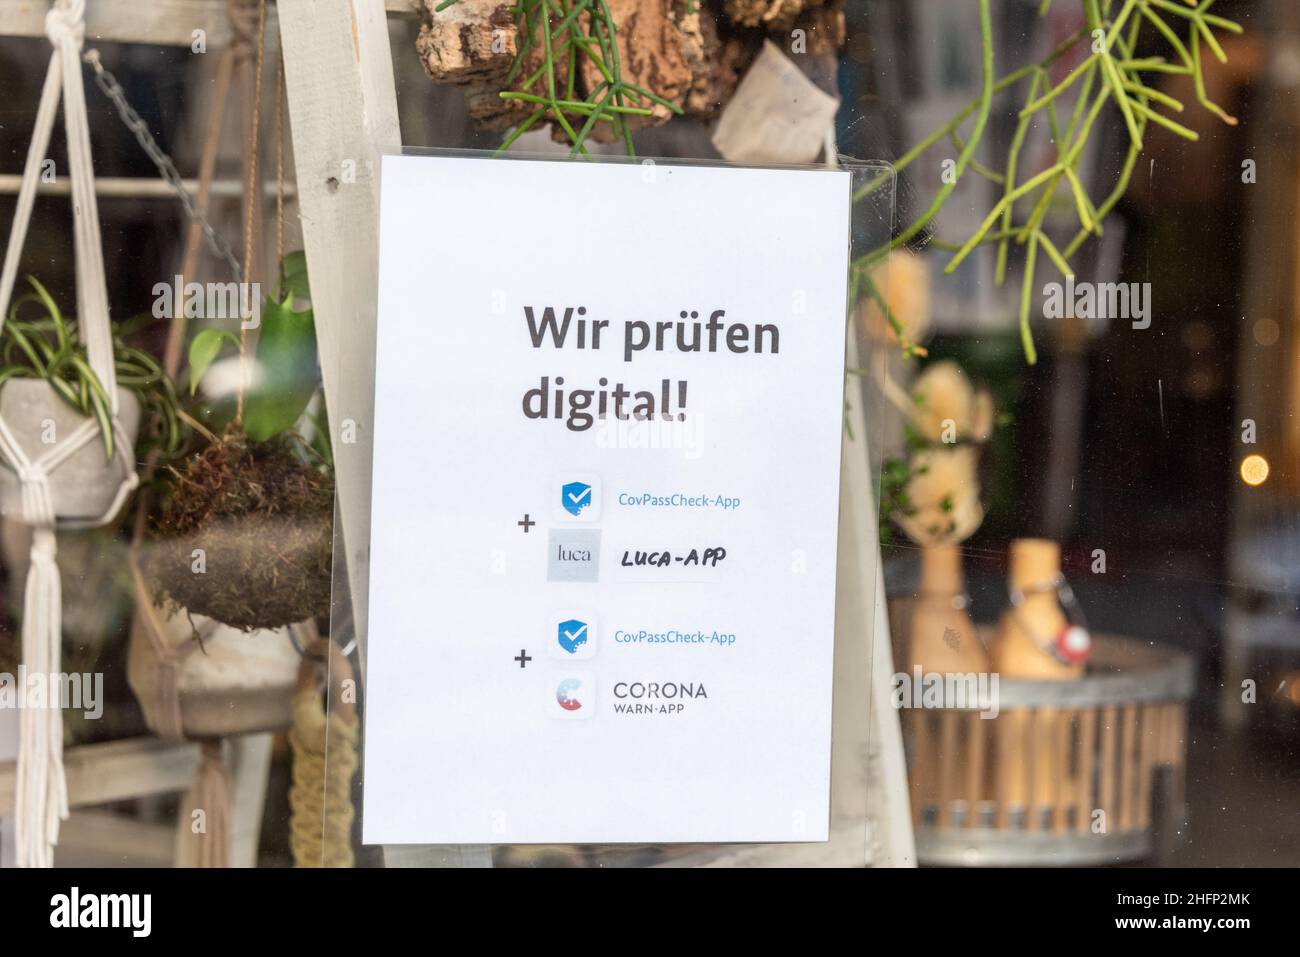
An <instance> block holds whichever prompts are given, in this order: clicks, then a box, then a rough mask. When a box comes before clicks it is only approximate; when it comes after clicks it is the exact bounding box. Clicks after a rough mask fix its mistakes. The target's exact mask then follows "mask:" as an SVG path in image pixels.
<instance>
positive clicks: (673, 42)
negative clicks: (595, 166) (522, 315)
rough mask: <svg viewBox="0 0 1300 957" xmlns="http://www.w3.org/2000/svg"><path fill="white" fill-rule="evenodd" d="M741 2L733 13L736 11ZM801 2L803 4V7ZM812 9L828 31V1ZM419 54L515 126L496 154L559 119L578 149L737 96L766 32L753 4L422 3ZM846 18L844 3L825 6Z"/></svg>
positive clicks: (618, 0) (627, 144)
mask: <svg viewBox="0 0 1300 957" xmlns="http://www.w3.org/2000/svg"><path fill="white" fill-rule="evenodd" d="M733 6H736V7H737V9H735V10H733V9H732V7H733ZM794 6H797V7H798V9H797V10H796V9H794ZM794 6H791V7H790V10H792V11H793V13H794V14H799V13H801V12H804V11H807V12H808V17H807V20H808V22H807V23H806V24H805V23H804V21H803V20H800V23H801V25H804V26H805V27H806V28H807V29H808V30H809V32H812V33H816V34H818V35H820V32H825V31H818V29H817V27H818V25H819V23H820V21H819V20H817V18H816V16H815V15H816V14H820V13H821V9H822V0H807V2H803V0H800V2H799V3H797V4H795V5H794ZM417 7H418V9H419V13H420V17H421V28H420V35H419V38H418V40H417V41H416V50H417V52H418V53H419V56H420V61H421V62H422V63H423V64H424V67H425V70H426V72H428V74H429V76H430V77H431V78H432V79H433V80H434V81H435V82H437V83H449V84H452V85H456V86H460V87H463V88H465V90H466V95H467V98H468V102H469V110H470V116H471V117H472V118H473V119H474V121H475V122H476V123H477V125H478V126H479V127H480V128H482V129H487V130H500V131H505V130H509V131H510V132H509V133H508V135H507V136H506V138H505V140H504V142H503V143H502V144H501V146H500V148H499V150H498V152H500V151H503V150H507V149H509V148H510V147H511V146H512V145H514V143H515V142H516V141H517V140H518V138H519V137H520V136H522V135H523V134H524V133H526V132H528V131H529V130H531V129H537V128H542V127H544V126H546V125H548V124H549V125H550V127H551V130H552V135H553V137H554V138H555V139H556V140H558V141H560V142H562V143H567V144H568V145H569V147H570V156H586V155H588V150H587V146H588V144H589V143H591V142H600V143H614V142H617V143H621V144H623V146H624V148H625V150H626V151H627V153H628V155H629V156H631V155H635V150H634V149H633V146H632V134H633V133H635V132H636V131H637V130H640V129H644V128H646V127H649V126H657V125H659V124H661V123H665V122H667V121H668V120H670V119H671V118H672V117H674V116H682V115H686V116H693V117H696V118H699V119H708V118H711V117H713V116H715V115H716V114H717V112H718V111H719V110H720V109H721V108H722V106H723V104H725V103H726V102H727V100H729V99H730V98H731V95H732V93H733V92H734V91H735V88H736V85H737V84H738V83H739V81H740V77H741V74H742V73H743V72H744V70H745V68H746V67H747V66H748V65H749V63H750V62H751V61H752V60H753V58H754V56H755V54H756V53H757V51H758V49H759V47H760V46H761V44H762V39H763V37H764V36H765V35H766V33H767V32H768V31H778V32H780V31H784V30H787V29H788V27H789V25H790V23H792V22H793V20H789V19H788V18H786V17H784V16H782V17H781V18H779V19H778V20H775V21H773V20H764V19H763V18H762V17H761V16H760V17H755V16H751V13H752V11H750V10H748V9H746V8H744V6H743V5H736V4H731V3H730V2H728V3H727V4H726V5H724V4H723V3H722V2H721V0H716V2H713V3H704V2H699V0H418V2H417ZM831 7H833V8H834V17H836V18H838V17H839V8H838V3H832V4H826V8H827V9H829V8H831Z"/></svg>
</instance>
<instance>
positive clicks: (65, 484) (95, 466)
mask: <svg viewBox="0 0 1300 957" xmlns="http://www.w3.org/2000/svg"><path fill="white" fill-rule="evenodd" d="M117 396H118V413H117V422H118V426H119V427H120V431H121V433H122V435H121V436H119V437H118V440H119V441H120V439H121V438H122V437H125V438H126V440H127V441H128V443H129V444H130V445H131V447H134V445H135V439H136V435H137V433H138V431H139V427H140V402H139V400H138V399H137V398H136V396H135V394H134V393H132V392H128V391H127V390H126V389H121V388H119V389H118V390H117ZM87 419H88V416H85V415H82V414H81V413H80V412H79V411H77V410H76V409H75V408H73V407H72V406H71V405H69V404H68V403H67V402H66V401H64V400H63V398H62V397H60V396H59V394H58V393H57V392H55V391H54V387H53V386H51V385H50V384H49V383H48V382H46V381H45V380H44V379H10V380H9V381H8V382H6V383H5V384H4V385H3V386H0V420H3V421H4V422H5V424H6V425H8V427H9V431H10V432H11V433H12V434H13V437H14V440H15V441H16V442H17V443H18V445H19V447H20V448H21V449H22V450H23V453H24V454H25V455H26V456H27V458H28V459H29V460H31V461H33V462H37V461H39V460H40V459H41V457H42V456H44V455H45V454H47V453H49V452H50V451H51V450H52V449H54V448H55V447H56V446H57V445H58V444H59V443H60V442H62V441H64V439H66V438H67V437H68V436H70V435H72V434H73V433H74V432H75V431H76V430H78V429H79V428H82V427H83V426H84V424H85V423H86V420H87ZM127 474H128V473H127V472H126V469H125V466H124V463H123V459H122V457H121V456H118V455H116V454H115V455H114V456H113V458H112V459H109V458H107V457H106V456H105V454H104V443H103V441H102V439H101V438H100V437H98V436H96V438H95V440H94V441H92V442H87V443H85V444H84V445H82V446H81V447H80V448H78V449H77V450H76V451H75V452H73V453H72V454H71V455H69V456H68V457H67V458H66V459H64V460H63V461H62V462H61V463H60V464H59V465H58V466H57V467H56V468H53V469H51V470H50V473H49V486H50V497H51V499H52V500H53V504H54V514H55V516H56V517H57V518H58V519H59V520H60V521H66V522H70V523H80V522H93V521H96V520H98V519H100V518H101V517H102V516H104V515H105V514H107V513H108V512H109V511H110V509H111V508H112V506H113V503H114V499H115V498H116V497H117V496H118V494H119V489H121V487H122V483H123V481H124V480H125V479H126V478H127ZM0 515H4V517H6V518H11V519H15V520H19V521H21V520H22V515H23V508H22V486H21V483H20V482H19V481H18V476H17V474H16V473H15V472H14V470H13V469H12V468H3V469H0Z"/></svg>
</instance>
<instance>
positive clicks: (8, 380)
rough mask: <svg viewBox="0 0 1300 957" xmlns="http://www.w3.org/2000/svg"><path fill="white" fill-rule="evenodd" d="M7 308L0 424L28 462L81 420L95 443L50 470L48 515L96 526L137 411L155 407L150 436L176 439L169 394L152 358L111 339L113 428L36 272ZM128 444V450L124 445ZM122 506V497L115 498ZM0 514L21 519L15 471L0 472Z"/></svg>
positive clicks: (69, 322) (73, 333)
mask: <svg viewBox="0 0 1300 957" xmlns="http://www.w3.org/2000/svg"><path fill="white" fill-rule="evenodd" d="M27 281H28V284H29V285H30V287H31V290H30V291H29V292H27V293H25V294H24V295H22V296H20V297H18V298H17V299H16V300H15V301H14V303H13V305H12V306H11V307H10V310H9V314H8V316H7V317H6V321H5V323H4V328H3V331H0V421H3V423H4V425H5V427H6V428H7V430H8V431H9V433H10V435H11V436H12V438H13V441H14V442H15V443H16V444H17V446H18V447H19V448H20V449H21V450H22V452H23V454H24V455H25V456H26V457H27V459H28V460H29V461H31V462H39V461H40V460H41V459H42V457H44V456H46V455H48V454H49V453H51V452H52V451H53V450H54V449H56V448H57V447H58V446H59V443H60V442H61V441H63V440H64V439H66V438H67V437H69V436H71V435H72V434H73V433H74V432H75V431H76V430H77V429H79V428H82V427H83V426H84V424H85V422H86V421H87V419H93V420H94V421H95V423H96V424H97V426H98V430H99V436H98V440H97V441H94V442H86V443H84V444H82V445H81V446H79V447H78V448H76V449H74V450H73V451H72V452H71V453H70V454H69V455H68V456H67V457H66V458H64V459H63V460H62V461H61V462H58V463H57V464H55V465H52V466H51V467H50V468H49V469H48V484H49V490H50V498H51V503H52V505H53V510H54V514H55V516H56V517H57V518H58V519H60V520H64V521H71V522H88V523H89V522H94V521H97V520H99V519H101V518H103V517H105V516H106V514H107V513H108V512H109V511H110V510H111V509H112V507H113V505H114V503H115V500H116V499H117V498H119V496H120V495H121V490H122V488H123V484H124V483H125V482H127V481H128V479H129V476H130V475H131V474H132V472H133V467H134V461H135V454H134V448H133V446H134V443H135V440H136V438H137V435H138V432H139V427H140V421H141V410H142V407H143V409H145V410H147V411H150V412H153V413H156V414H155V415H152V416H150V420H151V421H153V422H157V423H158V424H159V430H160V431H159V433H158V435H157V436H151V437H150V439H151V440H157V441H160V442H161V443H162V444H163V446H164V447H165V448H166V449H168V450H175V449H176V448H177V447H178V445H179V443H180V434H181V433H180V424H179V419H178V416H177V402H176V394H175V390H174V388H173V386H172V383H171V380H169V379H168V378H167V376H166V375H164V374H163V371H162V369H161V368H160V367H159V365H158V363H157V362H156V361H154V359H153V357H152V356H150V355H149V354H148V353H147V352H145V351H144V350H142V349H137V348H135V347H133V346H130V345H128V344H127V343H126V342H125V341H124V340H123V338H122V337H121V335H120V333H119V334H118V335H115V336H114V339H113V354H114V360H115V372H116V374H117V415H116V422H117V428H114V425H113V423H114V416H113V411H112V402H111V400H110V398H109V395H108V393H107V392H106V391H105V389H104V386H103V384H102V383H101V382H100V379H99V377H98V376H97V375H95V373H94V371H93V370H92V369H91V367H90V364H89V361H88V360H87V357H86V349H85V346H84V345H82V344H81V342H80V340H79V338H78V328H77V321H76V320H75V319H74V318H72V317H70V316H67V315H65V314H64V313H63V311H62V310H61V309H60V308H59V307H58V305H57V304H56V303H55V301H54V298H53V297H52V296H51V295H50V293H49V292H48V290H46V288H45V287H44V286H43V285H42V284H41V283H40V281H39V280H37V279H36V278H35V277H32V276H28V277H27ZM122 446H125V447H122ZM118 504H120V503H118ZM0 514H3V515H4V516H6V517H10V518H21V517H22V515H23V509H22V483H21V482H20V480H19V477H18V474H17V473H16V472H15V470H14V469H13V467H12V466H11V467H8V468H4V469H0Z"/></svg>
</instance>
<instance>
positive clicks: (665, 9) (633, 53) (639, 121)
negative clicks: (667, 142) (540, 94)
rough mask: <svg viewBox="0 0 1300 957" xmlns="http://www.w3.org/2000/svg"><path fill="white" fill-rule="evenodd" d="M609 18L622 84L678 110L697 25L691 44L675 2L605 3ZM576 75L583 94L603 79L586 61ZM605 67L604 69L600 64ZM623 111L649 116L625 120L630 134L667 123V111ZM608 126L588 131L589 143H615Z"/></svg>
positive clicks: (689, 75) (617, 0) (657, 106)
mask: <svg viewBox="0 0 1300 957" xmlns="http://www.w3.org/2000/svg"><path fill="white" fill-rule="evenodd" d="M608 2H609V11H610V15H611V16H612V17H613V19H614V23H615V25H616V26H617V31H616V37H617V43H618V57H619V68H620V70H621V74H622V78H623V79H624V80H625V81H626V82H628V83H635V84H636V85H637V86H639V87H641V88H642V89H646V90H650V91H651V92H653V93H655V94H657V95H658V96H661V97H663V98H664V99H665V100H667V101H668V102H670V103H675V104H677V105H678V106H681V105H682V104H683V103H684V102H685V100H686V94H687V93H688V92H689V90H690V88H691V84H692V81H693V79H694V76H693V74H692V72H691V65H690V63H689V62H688V60H687V51H688V48H689V47H690V45H691V44H692V42H697V41H698V37H699V31H698V19H696V20H695V21H694V22H695V24H696V38H697V41H693V40H692V38H691V36H690V34H689V33H688V31H687V29H686V28H685V27H684V26H683V24H682V22H681V21H683V20H685V19H686V15H685V14H684V12H683V11H684V7H683V8H682V9H681V10H679V7H678V3H677V2H676V0H608ZM581 62H582V66H581V70H580V71H579V72H580V74H581V77H582V85H583V89H584V91H586V90H593V89H595V88H596V87H597V86H599V85H600V83H601V81H602V80H603V79H604V77H603V76H602V75H601V73H600V71H599V70H598V69H597V68H596V66H595V65H594V64H592V63H591V61H590V60H588V59H586V58H585V57H584V58H583V59H582V61H581ZM606 66H607V67H608V66H609V64H606ZM624 102H625V104H626V105H634V106H646V107H649V108H650V109H651V110H653V114H652V115H650V116H629V117H628V118H627V119H628V126H629V128H631V129H632V130H633V131H636V130H639V129H644V128H645V127H647V126H658V125H659V124H661V123H666V122H668V120H669V119H670V118H671V117H672V115H673V114H672V111H671V110H669V109H668V108H667V107H665V106H663V105H662V104H659V103H654V102H653V101H649V100H644V101H638V100H635V99H632V100H630V101H629V100H628V99H627V98H626V97H625V98H624ZM616 138H617V137H616V135H615V133H614V124H612V123H604V122H601V123H597V124H596V126H595V127H593V129H592V139H594V140H596V141H597V142H603V143H610V142H613V141H614V140H615V139H616Z"/></svg>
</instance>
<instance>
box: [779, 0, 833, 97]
mask: <svg viewBox="0 0 1300 957" xmlns="http://www.w3.org/2000/svg"><path fill="white" fill-rule="evenodd" d="M798 31H803V32H802V33H799V32H798ZM768 35H769V37H771V39H772V40H773V41H775V42H777V43H778V45H781V44H784V45H785V46H786V50H787V52H789V53H791V54H792V56H791V59H792V60H794V62H795V64H796V65H797V66H798V67H799V69H800V70H802V71H803V74H804V75H805V76H806V77H808V79H810V80H812V81H813V82H814V83H816V84H817V85H818V86H819V87H821V89H823V90H825V91H826V92H827V93H830V94H831V95H836V94H837V92H838V91H837V86H836V83H837V76H838V67H839V56H840V49H841V48H842V47H843V46H844V40H845V38H846V36H847V30H846V28H845V25H844V0H829V2H828V3H825V4H823V5H821V6H816V7H808V8H806V9H805V10H804V12H803V13H801V14H800V15H799V18H798V19H797V20H796V21H795V23H794V26H793V27H791V28H790V30H789V31H781V35H780V36H779V37H778V36H776V35H775V34H774V33H769V34H768ZM796 42H797V44H798V46H797V48H796Z"/></svg>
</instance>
